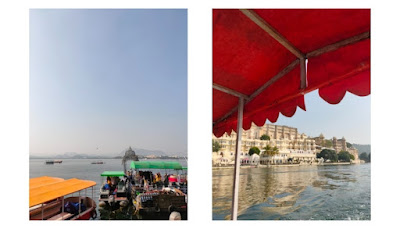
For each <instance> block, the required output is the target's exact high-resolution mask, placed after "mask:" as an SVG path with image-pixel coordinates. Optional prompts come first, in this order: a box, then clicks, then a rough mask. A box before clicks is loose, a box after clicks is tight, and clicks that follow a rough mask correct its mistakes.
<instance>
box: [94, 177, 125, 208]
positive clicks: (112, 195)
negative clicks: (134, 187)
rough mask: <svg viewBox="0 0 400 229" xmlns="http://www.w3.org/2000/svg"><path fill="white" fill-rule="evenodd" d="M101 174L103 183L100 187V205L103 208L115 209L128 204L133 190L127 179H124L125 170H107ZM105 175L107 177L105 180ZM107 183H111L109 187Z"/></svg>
mask: <svg viewBox="0 0 400 229" xmlns="http://www.w3.org/2000/svg"><path fill="white" fill-rule="evenodd" d="M100 176H101V177H102V184H103V185H102V186H101V187H100V196H99V207H101V208H102V210H115V209H118V208H120V207H121V206H122V207H125V206H127V205H128V204H129V199H130V197H131V192H130V187H129V186H128V183H127V182H126V179H124V177H125V173H124V171H105V172H103V173H102V174H101V175H100ZM104 177H107V180H106V181H105V182H104ZM108 179H109V180H108ZM106 184H107V185H109V187H108V188H107V187H106Z"/></svg>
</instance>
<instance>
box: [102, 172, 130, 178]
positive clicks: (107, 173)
mask: <svg viewBox="0 0 400 229" xmlns="http://www.w3.org/2000/svg"><path fill="white" fill-rule="evenodd" d="M101 176H102V177H122V176H125V173H124V171H104V172H103V173H102V174H101Z"/></svg>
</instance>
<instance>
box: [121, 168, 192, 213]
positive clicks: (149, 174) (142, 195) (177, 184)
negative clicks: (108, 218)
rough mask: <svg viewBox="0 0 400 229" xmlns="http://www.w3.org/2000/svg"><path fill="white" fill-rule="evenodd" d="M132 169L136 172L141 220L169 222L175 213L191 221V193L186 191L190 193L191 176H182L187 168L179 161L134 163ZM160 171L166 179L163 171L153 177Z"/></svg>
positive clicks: (136, 201) (135, 189)
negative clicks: (189, 178) (188, 208)
mask: <svg viewBox="0 0 400 229" xmlns="http://www.w3.org/2000/svg"><path fill="white" fill-rule="evenodd" d="M131 169H132V170H134V171H135V172H134V173H135V174H134V175H133V177H132V178H131V179H132V180H133V182H132V183H133V186H132V193H133V194H134V197H133V198H132V200H133V204H134V206H135V214H136V215H137V217H138V218H139V219H141V218H145V219H168V218H169V216H170V214H172V213H173V212H179V214H180V215H181V218H182V219H187V194H186V193H184V192H183V191H182V190H184V191H185V192H186V190H187V176H186V175H184V174H180V173H179V171H186V169H187V168H184V167H182V165H181V164H180V163H179V162H171V161H132V162H131ZM157 170H162V171H163V173H164V174H165V175H164V178H162V177H161V173H160V172H158V173H157V174H156V175H153V172H155V171H157ZM170 171H174V173H167V172H170ZM128 178H129V177H128Z"/></svg>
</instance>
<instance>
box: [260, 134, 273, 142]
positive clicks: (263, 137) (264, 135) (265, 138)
mask: <svg viewBox="0 0 400 229" xmlns="http://www.w3.org/2000/svg"><path fill="white" fill-rule="evenodd" d="M270 139H271V138H270V137H269V136H268V135H266V134H263V135H262V136H261V138H260V140H268V141H269V140H270Z"/></svg>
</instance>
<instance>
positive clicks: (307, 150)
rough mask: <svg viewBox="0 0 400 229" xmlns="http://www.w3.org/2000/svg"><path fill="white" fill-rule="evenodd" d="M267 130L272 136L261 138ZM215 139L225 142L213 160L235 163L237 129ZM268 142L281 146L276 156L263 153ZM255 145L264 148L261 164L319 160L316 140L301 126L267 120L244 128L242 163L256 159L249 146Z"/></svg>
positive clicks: (267, 133) (217, 162) (273, 145)
mask: <svg viewBox="0 0 400 229" xmlns="http://www.w3.org/2000/svg"><path fill="white" fill-rule="evenodd" d="M264 134H265V135H267V136H269V137H270V140H260V137H261V136H262V135H264ZM213 141H217V142H218V143H219V144H220V145H221V149H220V150H219V151H218V152H213V164H214V165H221V164H222V165H226V164H233V160H234V154H235V144H236V133H235V132H232V133H231V135H228V134H227V133H225V134H224V135H223V136H221V137H220V138H216V137H215V136H214V135H213ZM267 145H269V146H271V147H277V148H278V149H279V153H278V154H277V155H275V156H272V157H269V156H267V155H266V154H263V152H264V151H265V150H264V148H265V147H266V146H267ZM254 146H256V147H258V148H259V149H260V150H261V153H260V155H261V157H260V159H259V160H260V162H261V164H268V163H271V164H281V163H288V162H289V161H293V162H312V161H315V159H316V153H317V150H316V143H315V140H314V139H312V138H309V137H308V136H307V135H306V134H299V133H298V132H297V128H293V127H288V126H279V125H272V124H265V125H264V126H261V127H258V126H256V125H254V124H253V125H252V127H251V128H250V129H249V130H247V131H243V134H242V147H241V153H240V158H241V163H242V164H249V163H251V162H252V161H254V158H250V156H249V154H248V153H249V149H250V148H251V147H254Z"/></svg>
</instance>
